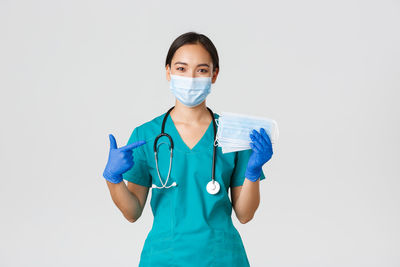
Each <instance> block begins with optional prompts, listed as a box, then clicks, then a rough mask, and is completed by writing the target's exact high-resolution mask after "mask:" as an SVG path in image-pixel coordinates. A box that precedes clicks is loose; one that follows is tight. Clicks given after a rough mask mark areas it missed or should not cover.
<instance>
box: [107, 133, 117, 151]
mask: <svg viewBox="0 0 400 267" xmlns="http://www.w3.org/2000/svg"><path fill="white" fill-rule="evenodd" d="M108 137H109V138H110V149H113V148H117V141H115V138H114V135H112V134H109V135H108Z"/></svg>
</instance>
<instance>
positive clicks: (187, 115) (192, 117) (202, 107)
mask: <svg viewBox="0 0 400 267" xmlns="http://www.w3.org/2000/svg"><path fill="white" fill-rule="evenodd" d="M170 114H171V117H174V121H179V122H183V123H187V124H194V123H195V124H197V123H199V122H201V121H204V120H209V117H210V115H209V111H208V109H207V106H206V101H203V102H202V103H201V104H199V105H197V106H195V107H188V106H185V105H184V104H182V103H181V102H179V101H178V100H175V107H174V109H173V110H172V111H171V113H170Z"/></svg>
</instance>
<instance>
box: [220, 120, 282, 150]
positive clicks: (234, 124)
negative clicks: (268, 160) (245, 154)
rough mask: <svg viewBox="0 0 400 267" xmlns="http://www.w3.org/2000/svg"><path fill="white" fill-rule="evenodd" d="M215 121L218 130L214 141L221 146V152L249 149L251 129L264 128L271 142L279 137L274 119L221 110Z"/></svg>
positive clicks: (258, 129)
mask: <svg viewBox="0 0 400 267" xmlns="http://www.w3.org/2000/svg"><path fill="white" fill-rule="evenodd" d="M216 122H217V124H218V131H217V136H216V140H215V142H216V144H217V145H218V146H220V147H221V148H222V153H229V152H235V151H241V150H246V149H251V147H250V143H251V142H252V141H251V139H250V133H251V131H252V130H253V129H255V130H256V131H258V132H260V129H261V128H264V129H265V131H266V132H267V134H268V136H269V138H270V140H271V143H272V144H274V143H275V142H276V140H277V139H278V137H279V131H278V125H277V123H276V121H275V120H272V119H268V118H262V117H255V116H247V115H242V114H235V113H230V112H222V113H221V115H220V116H219V118H218V119H217V120H216Z"/></svg>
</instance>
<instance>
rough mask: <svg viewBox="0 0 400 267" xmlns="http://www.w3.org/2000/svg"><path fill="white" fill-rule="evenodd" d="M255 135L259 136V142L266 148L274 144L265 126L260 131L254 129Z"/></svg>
mask: <svg viewBox="0 0 400 267" xmlns="http://www.w3.org/2000/svg"><path fill="white" fill-rule="evenodd" d="M252 133H253V135H254V136H255V137H256V138H257V140H258V142H259V143H260V144H261V145H262V146H263V148H264V149H266V148H268V147H270V146H272V145H271V140H270V139H269V137H268V135H267V133H266V132H265V130H264V128H261V130H260V133H259V132H257V131H256V130H253V131H252Z"/></svg>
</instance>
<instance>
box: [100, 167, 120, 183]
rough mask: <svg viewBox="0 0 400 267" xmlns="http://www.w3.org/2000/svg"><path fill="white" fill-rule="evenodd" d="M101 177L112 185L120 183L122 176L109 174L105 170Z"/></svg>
mask: <svg viewBox="0 0 400 267" xmlns="http://www.w3.org/2000/svg"><path fill="white" fill-rule="evenodd" d="M103 177H104V178H105V179H106V180H107V181H109V182H110V183H113V184H118V183H120V182H122V174H113V173H110V172H109V171H108V170H107V169H105V170H104V172H103Z"/></svg>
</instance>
